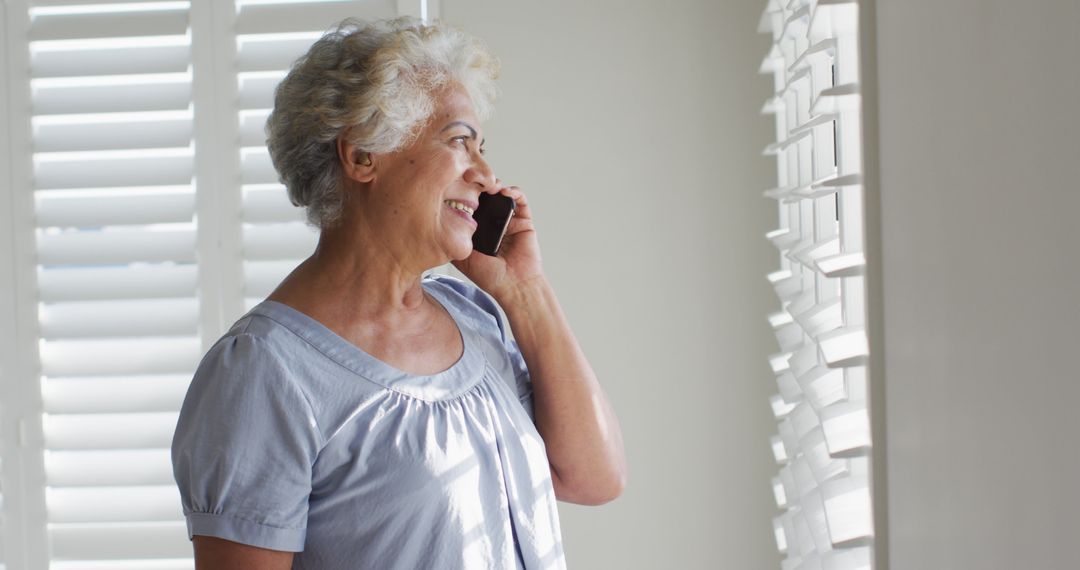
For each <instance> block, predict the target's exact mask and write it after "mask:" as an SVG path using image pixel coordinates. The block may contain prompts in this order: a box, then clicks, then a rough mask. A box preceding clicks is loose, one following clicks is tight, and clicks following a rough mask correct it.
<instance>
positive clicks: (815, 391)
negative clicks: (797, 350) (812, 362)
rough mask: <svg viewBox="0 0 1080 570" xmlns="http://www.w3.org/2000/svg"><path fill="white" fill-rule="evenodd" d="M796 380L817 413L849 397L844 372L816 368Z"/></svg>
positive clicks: (821, 367) (820, 367)
mask: <svg viewBox="0 0 1080 570" xmlns="http://www.w3.org/2000/svg"><path fill="white" fill-rule="evenodd" d="M796 380H797V381H798V383H799V388H801V389H802V392H803V395H804V397H805V398H806V401H807V403H809V404H810V406H811V407H813V408H814V410H815V411H818V412H820V411H821V410H822V409H824V408H825V407H827V406H830V405H832V404H835V403H836V402H839V401H841V400H843V399H844V398H846V397H847V387H846V385H845V384H844V372H843V370H840V369H834V368H827V367H824V366H815V367H813V368H811V369H810V370H809V371H808V372H806V373H805V374H803V375H801V376H799V377H797V378H796Z"/></svg>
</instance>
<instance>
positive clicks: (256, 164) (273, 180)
mask: <svg viewBox="0 0 1080 570" xmlns="http://www.w3.org/2000/svg"><path fill="white" fill-rule="evenodd" d="M240 176H241V181H242V183H243V184H245V185H247V184H278V183H279V180H278V173H277V170H274V163H273V162H272V161H271V160H270V152H269V151H267V150H266V147H258V148H245V149H244V150H243V151H242V152H241V153H240Z"/></svg>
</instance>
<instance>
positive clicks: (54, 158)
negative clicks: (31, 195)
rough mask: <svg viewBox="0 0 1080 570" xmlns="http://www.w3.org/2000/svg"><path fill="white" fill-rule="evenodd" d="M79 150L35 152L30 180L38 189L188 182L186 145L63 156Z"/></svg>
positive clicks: (190, 160) (191, 167)
mask: <svg viewBox="0 0 1080 570" xmlns="http://www.w3.org/2000/svg"><path fill="white" fill-rule="evenodd" d="M68 154H76V155H81V154H83V153H55V154H53V153H49V154H39V155H37V157H35V161H34V181H35V184H36V186H37V188H39V189H64V188H103V187H104V188H114V187H118V186H176V185H181V184H190V183H191V178H192V175H193V174H194V169H195V167H194V158H195V157H194V155H193V153H192V151H191V150H189V149H166V150H162V151H161V152H157V153H154V154H152V155H149V156H146V155H141V154H132V153H122V152H119V151H117V152H112V151H99V152H97V153H93V154H99V155H100V156H99V157H98V158H85V159H83V158H74V159H66V155H68Z"/></svg>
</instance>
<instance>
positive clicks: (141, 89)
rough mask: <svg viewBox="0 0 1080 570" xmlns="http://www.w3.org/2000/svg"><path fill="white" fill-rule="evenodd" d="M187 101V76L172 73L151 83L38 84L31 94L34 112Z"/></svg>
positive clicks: (168, 106) (164, 106) (175, 107)
mask: <svg viewBox="0 0 1080 570" xmlns="http://www.w3.org/2000/svg"><path fill="white" fill-rule="evenodd" d="M135 77H138V76H135ZM190 105H191V79H190V78H189V77H185V76H175V77H173V76H172V74H170V76H168V77H164V78H161V79H158V80H154V81H153V82H152V83H151V82H147V83H134V82H129V83H125V84H119V85H101V84H84V85H78V84H75V85H64V84H61V85H41V86H35V87H34V95H33V112H34V114H35V115H55V114H70V113H120V112H132V111H183V110H186V109H187V108H188V107H189V106H190Z"/></svg>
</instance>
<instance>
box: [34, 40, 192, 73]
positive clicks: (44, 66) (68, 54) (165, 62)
mask: <svg viewBox="0 0 1080 570" xmlns="http://www.w3.org/2000/svg"><path fill="white" fill-rule="evenodd" d="M158 43H159V44H162V45H152V44H151V45H145V46H122V47H105V48H99V49H87V48H86V47H85V46H78V45H76V46H71V47H68V48H67V49H58V48H56V47H53V48H51V49H47V50H46V49H36V50H32V51H31V52H30V75H31V77H34V78H43V77H77V76H94V75H130V74H137V73H181V72H184V71H186V70H187V68H188V65H189V62H190V61H191V57H190V52H191V47H190V46H189V45H188V44H187V39H186V38H185V37H184V36H179V37H178V38H177V39H175V40H173V41H172V42H169V43H166V42H158Z"/></svg>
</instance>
